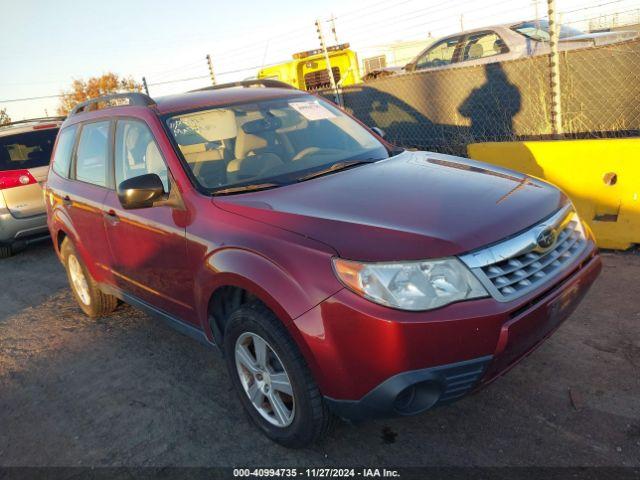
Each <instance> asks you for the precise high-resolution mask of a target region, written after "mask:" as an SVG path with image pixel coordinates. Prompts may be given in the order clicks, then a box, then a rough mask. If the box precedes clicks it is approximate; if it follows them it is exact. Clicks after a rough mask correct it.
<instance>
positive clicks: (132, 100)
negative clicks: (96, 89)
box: [69, 92, 156, 116]
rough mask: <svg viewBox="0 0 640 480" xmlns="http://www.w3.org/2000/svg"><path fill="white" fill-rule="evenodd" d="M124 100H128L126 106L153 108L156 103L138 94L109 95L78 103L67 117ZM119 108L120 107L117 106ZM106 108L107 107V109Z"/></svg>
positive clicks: (148, 97)
mask: <svg viewBox="0 0 640 480" xmlns="http://www.w3.org/2000/svg"><path fill="white" fill-rule="evenodd" d="M120 99H126V100H129V104H128V106H133V105H136V106H144V107H153V106H155V105H156V102H154V101H153V99H152V98H151V97H150V96H149V95H145V94H144V93H140V92H127V93H113V94H111V95H103V96H101V97H97V98H92V99H91V100H87V101H86V102H82V103H79V104H78V105H76V106H75V107H74V108H73V110H71V112H70V113H69V116H72V115H77V114H78V113H82V112H88V111H91V110H98V109H99V108H98V104H99V103H109V102H112V101H114V100H120ZM117 106H120V105H117ZM107 108H108V107H107Z"/></svg>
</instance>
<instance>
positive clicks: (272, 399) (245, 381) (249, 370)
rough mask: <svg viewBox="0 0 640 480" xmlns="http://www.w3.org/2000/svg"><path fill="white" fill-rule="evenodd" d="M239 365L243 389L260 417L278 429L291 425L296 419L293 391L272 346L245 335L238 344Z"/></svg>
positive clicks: (236, 354) (249, 333) (236, 359)
mask: <svg viewBox="0 0 640 480" xmlns="http://www.w3.org/2000/svg"><path fill="white" fill-rule="evenodd" d="M235 363H236V368H237V370H238V375H239V377H240V382H241V383H242V387H243V388H244V391H245V393H246V394H247V397H248V398H249V400H250V401H251V404H252V405H253V407H254V408H255V409H256V410H257V411H258V413H260V415H261V416H262V417H263V418H264V419H265V420H267V421H268V422H269V423H271V424H272V425H275V426H276V427H281V428H284V427H286V426H288V425H290V424H291V422H293V419H294V416H295V398H294V395H293V388H292V386H291V381H290V379H289V375H288V374H287V371H286V370H285V368H284V365H283V364H282V361H281V360H280V358H279V357H278V355H277V354H276V352H275V351H274V349H273V348H272V347H271V345H269V343H268V342H267V341H266V340H265V339H263V338H262V337H260V336H259V335H256V334H255V333H251V332H245V333H243V334H242V335H240V336H239V337H238V339H237V340H236V346H235Z"/></svg>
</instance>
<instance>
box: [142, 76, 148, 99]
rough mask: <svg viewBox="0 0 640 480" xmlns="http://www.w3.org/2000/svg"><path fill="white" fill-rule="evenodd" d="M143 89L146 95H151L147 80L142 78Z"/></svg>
mask: <svg viewBox="0 0 640 480" xmlns="http://www.w3.org/2000/svg"><path fill="white" fill-rule="evenodd" d="M142 87H143V88H144V93H146V94H147V95H149V86H148V85H147V79H146V78H145V77H142Z"/></svg>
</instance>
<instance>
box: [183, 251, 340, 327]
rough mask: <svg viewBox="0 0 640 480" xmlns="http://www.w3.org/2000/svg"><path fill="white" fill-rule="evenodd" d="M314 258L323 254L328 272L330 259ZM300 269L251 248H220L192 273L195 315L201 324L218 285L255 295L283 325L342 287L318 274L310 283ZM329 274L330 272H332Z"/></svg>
mask: <svg viewBox="0 0 640 480" xmlns="http://www.w3.org/2000/svg"><path fill="white" fill-rule="evenodd" d="M318 257H324V260H325V262H326V263H327V273H329V271H330V269H331V267H330V263H331V261H330V258H327V256H326V255H323V254H319V255H318ZM309 260H310V259H307V261H309ZM301 263H307V262H301ZM308 263H314V262H312V261H311V262H308ZM308 268H311V266H309V267H308ZM304 270H305V267H303V268H302V271H300V270H299V271H298V272H295V271H294V272H290V271H288V270H286V269H283V268H282V267H280V266H279V265H278V264H276V263H275V262H274V261H272V260H270V259H268V258H266V257H264V256H262V255H260V254H258V253H256V252H254V251H251V250H245V249H240V248H222V249H220V250H217V251H214V252H212V253H211V254H210V255H208V256H207V258H206V259H205V262H204V265H203V266H202V268H201V269H200V270H199V272H198V273H197V275H196V282H195V284H196V292H195V294H196V304H197V305H198V306H199V310H200V311H199V312H198V317H199V319H200V320H201V322H202V325H203V326H205V325H206V322H207V308H208V304H209V299H210V298H211V296H212V295H213V293H214V292H215V291H216V290H217V289H218V288H220V287H224V286H233V287H239V288H242V289H244V290H246V291H248V292H250V293H251V294H253V295H255V296H256V297H257V298H258V299H260V300H261V301H262V302H263V303H264V304H265V305H267V307H269V308H270V309H271V310H272V311H273V312H274V313H275V314H276V315H277V316H278V317H279V318H280V319H281V320H282V322H283V323H284V324H285V325H289V324H291V323H292V321H293V320H294V319H295V318H297V317H299V316H300V315H302V314H303V313H305V312H306V311H308V310H310V309H311V308H313V307H314V306H316V305H317V304H319V303H320V302H322V301H323V300H325V299H326V298H328V297H330V296H331V295H333V294H334V293H335V292H337V291H338V290H340V289H341V288H342V287H341V285H340V284H339V283H338V281H337V279H334V278H330V279H327V280H328V281H322V278H321V277H322V274H319V275H316V276H315V279H316V280H320V281H317V282H310V280H311V278H310V277H311V276H312V275H311V273H312V272H311V271H307V272H305V271H304ZM296 273H301V275H296ZM330 273H331V274H332V271H331V272H330ZM300 277H302V278H300ZM307 277H309V278H307ZM319 277H320V278H319ZM332 277H333V274H332Z"/></svg>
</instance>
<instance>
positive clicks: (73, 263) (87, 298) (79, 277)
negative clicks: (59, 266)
mask: <svg viewBox="0 0 640 480" xmlns="http://www.w3.org/2000/svg"><path fill="white" fill-rule="evenodd" d="M67 264H68V265H69V276H70V277H71V283H72V284H73V289H74V290H75V291H76V293H77V294H78V297H79V298H80V301H81V302H82V303H84V304H85V305H90V304H91V295H90V294H89V284H88V282H87V277H85V275H84V271H83V270H82V267H81V266H80V262H79V261H78V259H77V258H76V256H75V255H69V259H68V261H67Z"/></svg>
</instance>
